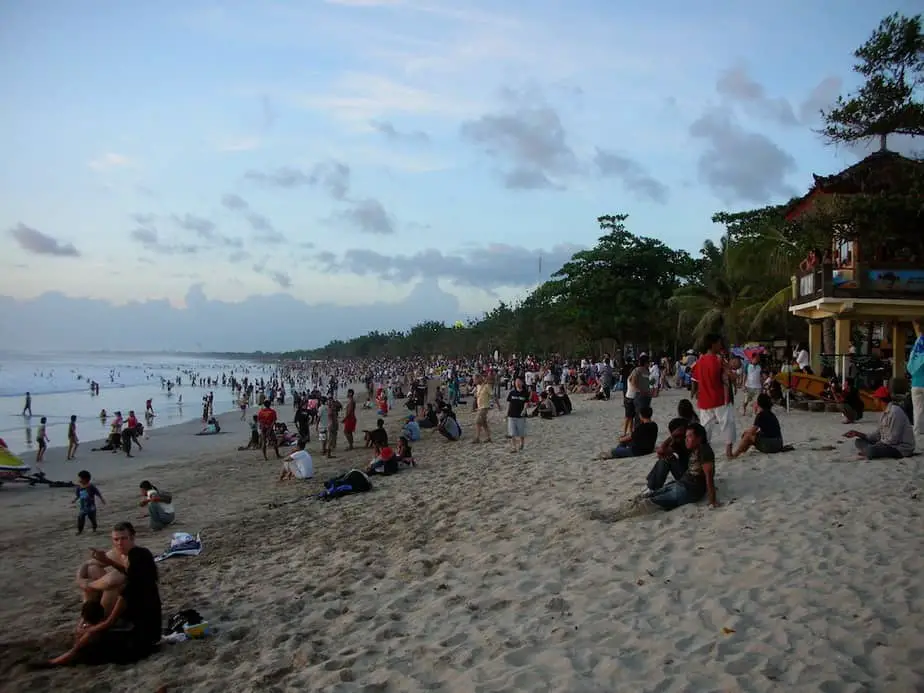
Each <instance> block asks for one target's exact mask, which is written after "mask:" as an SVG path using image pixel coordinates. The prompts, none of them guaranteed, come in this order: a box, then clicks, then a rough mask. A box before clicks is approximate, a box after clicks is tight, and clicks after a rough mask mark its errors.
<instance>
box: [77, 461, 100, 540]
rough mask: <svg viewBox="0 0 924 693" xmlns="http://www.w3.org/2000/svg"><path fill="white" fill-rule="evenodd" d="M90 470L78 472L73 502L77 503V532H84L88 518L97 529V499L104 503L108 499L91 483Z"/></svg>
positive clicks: (94, 528)
mask: <svg viewBox="0 0 924 693" xmlns="http://www.w3.org/2000/svg"><path fill="white" fill-rule="evenodd" d="M91 478H92V477H91V476H90V472H88V471H87V470H86V469H84V470H81V471H79V472H77V488H76V489H75V493H74V500H72V501H71V503H77V534H82V533H83V528H84V527H85V526H86V523H87V520H88V519H89V520H90V526H91V527H92V528H93V531H94V532H95V531H96V528H97V524H96V499H97V498H99V499H100V500H101V501H102V502H103V505H106V499H105V498H103V494H102V493H100V492H99V489H98V488H96V486H95V485H94V484H92V483H90V479H91Z"/></svg>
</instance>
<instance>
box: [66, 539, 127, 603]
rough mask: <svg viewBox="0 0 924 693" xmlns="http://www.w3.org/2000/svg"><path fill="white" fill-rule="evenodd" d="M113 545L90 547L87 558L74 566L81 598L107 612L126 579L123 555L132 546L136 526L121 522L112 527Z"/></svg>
mask: <svg viewBox="0 0 924 693" xmlns="http://www.w3.org/2000/svg"><path fill="white" fill-rule="evenodd" d="M111 540H112V548H111V549H109V551H106V552H103V551H101V550H98V549H92V550H91V551H90V556H91V557H90V559H89V560H87V561H86V562H84V563H83V564H82V565H81V566H80V567H79V568H78V569H77V577H76V584H77V588H78V589H79V590H80V593H81V595H82V597H83V601H85V602H86V601H96V602H99V603H100V604H102V606H103V611H104V613H106V614H108V613H109V611H110V610H111V609H112V606H113V605H114V604H115V601H116V599H117V598H118V596H119V592H120V591H121V589H122V585H123V584H124V582H125V570H124V568H125V565H126V561H125V556H126V554H127V553H128V552H129V551H130V550H131V549H132V548H133V547H134V546H135V528H134V527H133V526H132V524H131V523H130V522H120V523H118V524H117V525H116V526H115V527H114V528H113V530H112V534H111Z"/></svg>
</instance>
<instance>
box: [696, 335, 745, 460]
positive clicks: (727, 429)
mask: <svg viewBox="0 0 924 693" xmlns="http://www.w3.org/2000/svg"><path fill="white" fill-rule="evenodd" d="M705 345H706V353H704V354H703V355H702V356H700V357H699V358H698V359H697V360H696V363H694V364H693V369H692V371H691V376H692V379H693V383H694V386H693V387H694V389H695V392H696V407H697V409H699V421H700V423H701V424H702V425H703V428H705V429H706V431H708V437H709V442H710V443H711V442H713V441H714V438H713V428H714V427H716V426H717V427H718V433H719V435H720V436H721V440H722V442H724V443H725V454H726V455H727V456H728V457H731V455H732V446H733V445H734V444H735V439H736V431H735V411H734V404H733V403H732V393H731V380H730V378H729V376H728V369H727V367H726V366H725V362H724V361H723V360H722V356H721V354H722V350H723V348H724V346H723V344H722V338H721V337H720V336H719V335H717V334H710V335H707V336H706V340H705Z"/></svg>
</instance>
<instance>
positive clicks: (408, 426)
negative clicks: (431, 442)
mask: <svg viewBox="0 0 924 693" xmlns="http://www.w3.org/2000/svg"><path fill="white" fill-rule="evenodd" d="M401 435H403V436H404V437H405V438H407V439H408V440H409V441H410V442H412V443H416V442H417V441H418V440H420V424H419V423H417V421H416V417H415V416H414V415H413V414H408V417H407V421H406V422H405V424H404V426H403V427H402V428H401Z"/></svg>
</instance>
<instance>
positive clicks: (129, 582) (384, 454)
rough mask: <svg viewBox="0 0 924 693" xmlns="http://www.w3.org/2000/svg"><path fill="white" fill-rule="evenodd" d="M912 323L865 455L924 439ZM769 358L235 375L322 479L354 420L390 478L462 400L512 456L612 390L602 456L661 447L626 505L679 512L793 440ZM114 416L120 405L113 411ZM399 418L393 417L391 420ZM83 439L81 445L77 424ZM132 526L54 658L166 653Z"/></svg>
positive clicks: (412, 461) (285, 471) (288, 457)
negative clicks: (905, 367) (667, 413)
mask: <svg viewBox="0 0 924 693" xmlns="http://www.w3.org/2000/svg"><path fill="white" fill-rule="evenodd" d="M915 327H916V330H917V334H918V337H917V341H916V343H915V345H914V347H913V348H912V357H911V359H910V360H909V374H910V376H911V388H912V389H911V392H912V398H911V399H912V401H913V407H912V410H911V412H910V414H911V415H910V416H909V412H906V410H905V408H904V407H903V406H901V404H899V403H896V402H895V401H894V400H895V394H896V388H897V387H898V384H896V383H893V384H891V385H883V386H882V387H880V388H879V389H878V390H876V391H875V392H874V393H873V396H874V397H875V398H877V399H879V400H881V401H882V402H883V409H882V412H881V414H880V416H879V420H878V425H877V427H876V428H875V430H871V431H867V432H861V431H859V430H855V429H850V430H847V431H846V432H845V434H844V435H845V436H846V437H847V438H850V439H853V440H854V441H855V445H856V451H857V454H858V456H860V457H861V458H864V459H880V458H896V459H897V458H900V457H907V456H909V455H911V454H913V453H914V451H915V443H916V441H915V433H917V434H921V432H922V431H921V427H922V421H921V411H920V405H921V404H922V397H921V395H922V393H924V336H922V334H921V330H920V324H919V323H916V324H915ZM800 358H801V356H800V354H799V353H798V350H797V353H796V354H794V361H795V362H796V363H797V364H798V363H799V360H800ZM768 371H769V369H768V368H766V367H765V365H764V363H763V361H762V355H761V354H760V353H753V354H750V355H748V356H747V357H746V358H744V359H742V358H740V357H734V356H732V355H730V354H729V353H728V349H727V346H726V345H725V344H724V342H723V340H722V338H721V337H720V336H719V335H708V336H706V338H705V339H704V340H703V344H702V350H701V353H695V352H693V351H692V350H690V351H688V352H687V353H686V354H684V355H683V356H682V357H681V358H679V359H677V360H675V361H672V360H671V359H669V358H667V357H666V356H662V357H661V358H658V359H655V360H652V359H650V358H649V357H648V355H647V354H644V353H641V354H638V356H637V357H636V358H634V359H631V360H625V361H622V362H616V361H614V360H613V359H611V358H609V357H608V356H604V357H603V358H602V359H601V360H600V361H598V362H591V361H589V360H571V361H569V360H563V359H550V360H546V361H540V360H538V359H534V358H531V357H526V358H521V359H517V358H511V359H509V360H505V361H502V360H499V359H496V358H495V359H467V360H437V361H434V362H427V361H425V360H424V359H405V360H401V359H375V360H366V361H354V362H348V361H345V362H331V363H326V364H320V363H316V362H296V363H287V364H282V365H280V367H279V369H278V371H277V372H276V373H275V374H274V375H273V376H272V377H271V378H269V379H268V380H266V381H263V380H259V381H253V382H243V381H242V382H236V381H234V382H232V383H226V384H229V385H230V386H231V387H232V388H235V389H236V390H237V391H238V393H239V395H240V401H241V418H242V420H244V419H245V417H246V413H247V409H248V408H249V406H250V405H251V402H254V403H255V404H256V406H257V407H258V411H257V413H256V414H254V415H253V416H252V420H251V437H250V441H249V442H248V445H246V446H244V447H243V448H241V449H244V450H247V449H252V450H258V451H259V452H260V453H262V456H263V458H264V459H265V460H268V459H269V455H268V452H269V451H270V450H272V451H273V452H274V454H275V457H276V458H277V459H279V460H280V462H281V470H280V475H279V480H280V481H289V480H299V479H310V478H312V477H313V476H314V473H315V470H314V459H313V457H312V454H311V452H310V451H309V447H310V445H311V443H312V440H314V441H315V443H316V444H317V447H316V450H317V453H316V454H319V455H321V456H322V457H324V458H333V457H335V455H336V453H337V452H338V446H339V445H340V433H341V432H342V434H343V441H344V444H345V451H347V452H349V451H353V450H356V449H360V450H363V451H367V454H368V455H370V460H369V462H368V464H365V465H363V468H362V471H363V472H364V473H365V474H367V475H383V476H388V475H393V474H396V473H398V472H399V471H400V470H402V469H405V468H412V467H415V466H417V464H418V461H417V459H416V458H415V456H414V454H413V450H412V446H413V445H414V444H416V443H417V442H419V441H421V440H422V439H423V438H424V436H425V432H426V431H427V430H428V429H432V430H433V431H435V432H436V433H437V434H438V435H439V436H440V438H441V439H442V440H443V441H445V443H446V444H457V443H459V441H461V440H463V428H462V424H461V423H460V420H459V419H460V417H459V412H460V411H462V410H464V409H466V408H467V409H470V410H471V413H472V414H473V417H472V422H473V423H472V431H471V434H470V436H469V438H468V439H469V440H470V443H471V444H472V445H490V444H494V443H504V444H506V445H507V446H508V449H509V450H510V453H511V454H519V453H520V452H522V451H523V450H524V449H525V448H526V445H527V438H528V431H529V428H528V426H529V425H530V424H529V420H530V419H531V418H532V419H537V420H540V421H543V420H554V419H558V418H559V417H562V416H568V415H570V414H572V412H574V411H575V407H574V404H573V400H572V396H573V395H576V394H584V395H587V397H586V399H588V400H602V401H608V400H611V399H614V398H617V397H619V396H620V395H621V400H622V412H623V416H622V427H621V428H620V429H619V430H618V431H614V444H613V445H612V446H611V447H610V448H609V449H608V450H605V451H604V452H602V453H601V454H600V455H599V458H600V459H601V460H623V459H627V458H636V457H647V456H652V457H653V459H652V464H651V467H650V469H649V471H648V473H647V476H646V478H645V490H644V491H643V492H642V493H641V494H639V495H638V496H636V497H633V498H631V499H628V503H627V504H626V506H625V510H624V511H620V514H619V515H618V516H619V517H626V516H629V515H631V514H635V513H637V512H650V511H670V510H673V509H675V508H678V507H680V506H683V505H687V504H690V503H697V502H700V501H702V500H704V499H705V500H706V502H707V504H708V506H709V507H713V508H714V507H718V506H719V504H720V498H719V494H718V490H717V484H716V462H717V454H716V451H717V450H720V449H721V450H723V451H724V453H725V457H726V458H727V459H729V460H734V459H736V458H738V457H740V456H742V455H744V454H746V453H748V452H749V451H751V450H756V451H757V452H759V453H762V454H766V455H775V454H780V453H784V452H786V451H788V450H791V449H792V446H791V445H788V444H787V443H786V441H785V437H784V431H783V426H782V425H781V422H780V420H779V418H778V417H777V416H776V414H775V413H774V406H775V404H778V403H779V402H780V401H781V398H780V397H779V392H778V391H777V389H776V387H775V385H778V381H777V379H775V378H773V377H772V375H773V373H772V372H768ZM341 383H347V384H355V385H357V386H356V387H347V388H346V390H345V393H344V400H343V401H341V398H340V392H341V389H342V386H341ZM673 388H680V389H683V390H684V391H685V392H684V394H685V395H687V396H684V397H683V398H682V399H679V401H677V405H676V412H672V413H673V416H671V417H670V419H669V422H668V424H667V431H666V434H665V435H661V431H660V430H659V426H658V424H657V423H656V421H655V412H654V407H655V406H660V405H657V404H655V403H656V402H657V401H658V400H657V398H658V397H659V395H660V393H661V392H662V391H664V390H665V389H673ZM687 390H688V392H686V391H687ZM357 391H359V393H360V394H359V396H357ZM287 397H288V399H289V401H290V402H291V403H292V408H293V412H294V413H293V417H292V425H293V427H294V431H292V432H289V431H288V426H287V423H286V422H284V421H281V420H280V415H279V413H278V410H277V407H282V406H284V405H285V403H286V401H287ZM736 400H737V404H736ZM671 401H674V400H673V399H672V400H671ZM739 406H740V412H741V415H742V416H745V417H749V416H753V419H752V420H751V422H750V425H748V426H747V427H746V428H745V429H744V430H743V431H741V432H740V434H739V432H738V431H737V425H736V418H737V417H736V414H737V412H738V407H739ZM148 409H149V410H150V403H149V407H148ZM360 410H371V411H374V412H375V414H376V417H377V418H376V424H375V426H374V427H373V428H370V429H367V430H364V431H362V435H363V438H362V441H359V440H358V439H357V436H356V433H357V425H358V412H359V411H360ZM492 410H500V411H502V413H503V415H504V418H505V422H506V426H505V430H503V431H498V430H496V429H492V426H491V419H490V417H489V414H490V412H491V411H492ZM396 412H399V413H398V415H397V416H395V413H396ZM206 413H208V412H206ZM846 413H847V414H849V412H846ZM662 414H663V412H662ZM116 417H117V418H121V415H120V414H119V413H118V412H116ZM847 418H850V417H849V416H848V417H847ZM855 418H856V417H854V418H850V420H855ZM662 420H663V418H662ZM912 420H914V422H915V423H914V425H913V424H912ZM136 422H137V419H136V418H134V413H133V412H130V414H129V418H128V420H127V421H126V422H125V424H124V425H121V422H120V427H119V432H120V435H119V438H120V441H119V442H120V443H121V446H120V448H119V449H121V450H123V451H125V452H126V454H130V450H131V445H130V444H129V445H128V446H126V445H125V444H124V430H126V428H127V429H129V430H131V429H132V428H133V426H134V425H135V423H136ZM389 422H395V423H394V428H392V429H391V431H390V430H389V426H388V423H389ZM913 426H916V427H913ZM130 437H131V436H130ZM501 438H503V439H504V440H503V441H502V440H501ZM74 439H75V440H74V443H75V445H76V442H77V441H76V432H75V435H74ZM133 442H135V443H137V441H133ZM114 443H115V441H114V440H113V441H112V446H113V448H115V445H114ZM289 444H291V445H290V447H291V452H289V453H288V454H285V455H284V454H283V452H282V451H281V449H280V448H281V447H283V446H287V445H289ZM126 448H127V449H126ZM70 457H71V455H70V451H69V458H70ZM351 457H355V456H351ZM139 491H140V494H141V499H140V505H141V506H142V507H144V508H145V510H146V512H147V518H148V523H149V526H150V528H151V529H152V530H161V529H163V528H165V527H167V526H169V525H171V524H172V523H173V522H174V521H175V519H176V513H175V509H174V506H173V498H172V494H170V493H169V492H167V491H165V490H163V489H159V488H157V487H156V486H155V485H154V484H153V483H151V482H150V481H147V480H145V481H142V482H141V483H140V485H139ZM74 502H75V503H76V504H77V507H78V515H77V532H78V534H79V533H82V532H84V531H85V529H86V525H87V523H89V525H90V528H91V529H92V530H93V531H96V530H97V528H98V518H97V502H99V503H101V504H105V502H106V500H105V498H104V497H103V495H102V494H101V493H100V492H99V489H97V488H96V486H95V485H94V484H93V481H92V477H91V474H90V473H89V472H88V471H81V472H80V473H79V474H78V484H77V487H76V491H75V497H74ZM135 539H136V537H135V529H134V527H133V526H132V525H131V524H130V523H128V522H121V523H119V524H117V525H116V526H115V527H114V529H113V531H112V549H111V550H109V551H108V552H102V551H96V550H94V551H93V552H92V555H91V558H90V560H88V561H87V562H86V563H85V564H84V565H82V566H81V567H80V569H79V571H78V575H77V585H78V587H79V589H80V591H81V594H82V595H83V606H82V609H81V616H80V622H79V626H78V632H77V634H76V636H75V640H74V643H73V647H72V648H71V649H70V650H68V651H67V652H66V653H64V654H62V655H60V656H59V657H56V658H55V659H53V660H51V664H52V665H63V664H71V663H74V662H86V663H96V662H102V661H106V662H127V661H134V660H136V659H138V658H140V657H143V656H146V655H147V654H149V653H150V652H151V651H153V648H154V647H155V646H156V644H157V642H158V641H159V639H160V636H161V602H160V597H159V592H158V576H157V568H156V563H155V561H154V558H153V556H152V554H151V552H150V551H148V550H147V549H144V548H142V547H140V546H138V545H137V544H136V541H135Z"/></svg>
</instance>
